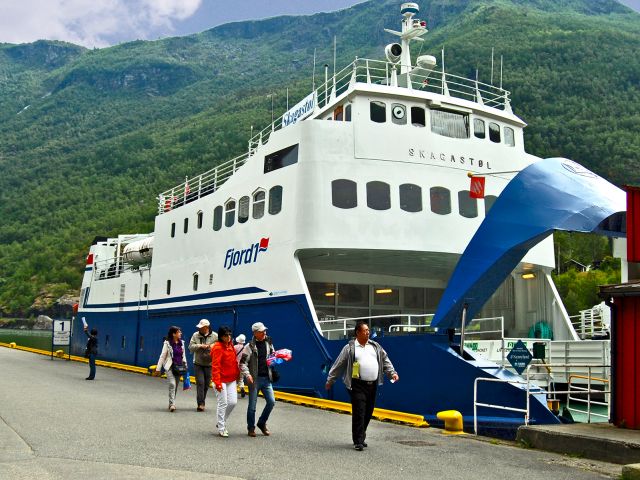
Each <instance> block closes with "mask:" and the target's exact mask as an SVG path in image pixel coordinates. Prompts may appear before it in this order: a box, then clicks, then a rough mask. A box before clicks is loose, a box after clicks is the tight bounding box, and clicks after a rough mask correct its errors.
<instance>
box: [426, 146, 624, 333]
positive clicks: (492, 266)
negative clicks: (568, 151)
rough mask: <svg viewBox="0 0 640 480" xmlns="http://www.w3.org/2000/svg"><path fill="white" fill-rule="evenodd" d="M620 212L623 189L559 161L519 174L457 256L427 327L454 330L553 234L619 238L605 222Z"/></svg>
mask: <svg viewBox="0 0 640 480" xmlns="http://www.w3.org/2000/svg"><path fill="white" fill-rule="evenodd" d="M625 211H626V196H625V193H624V191H622V190H621V189H619V188H618V187H616V186H615V185H613V184H611V183H609V182H608V181H606V180H605V179H603V178H602V177H599V176H598V175H596V174H595V173H593V172H591V171H589V170H587V169H586V168H584V167H582V166H581V165H580V164H578V163H576V162H573V161H571V160H567V159H564V158H547V159H545V160H541V161H539V162H536V163H534V164H532V165H529V166H528V167H526V168H525V169H524V170H522V171H520V172H519V173H518V174H517V175H516V176H515V177H514V178H513V180H511V181H510V182H509V183H508V184H507V186H506V187H505V189H504V190H503V191H502V193H501V194H500V196H499V197H498V198H497V199H496V201H495V203H494V204H493V206H492V207H491V209H490V210H489V213H488V214H487V216H486V217H485V219H484V221H483V222H482V224H480V227H479V228H478V231H477V232H476V233H475V235H474V236H473V238H472V239H471V241H470V242H469V245H467V248H466V249H465V251H464V253H463V254H462V256H461V257H460V260H459V261H458V264H457V265H456V268H455V270H454V272H453V274H452V276H451V278H450V280H449V283H448V285H447V289H446V290H445V292H444V294H443V296H442V299H441V300H440V303H439V304H438V309H437V310H436V313H435V316H434V318H433V321H432V322H431V325H432V326H433V327H438V328H440V329H445V328H454V327H458V326H460V321H461V315H462V309H463V306H464V305H465V304H466V305H467V317H466V318H467V323H469V322H470V321H471V320H472V319H473V318H474V315H475V314H477V313H478V311H479V310H480V309H481V308H482V306H483V305H484V304H485V303H486V301H487V300H488V299H489V298H490V297H491V295H493V293H494V292H495V291H496V289H497V288H498V287H499V286H500V285H501V284H502V282H503V281H504V280H505V279H506V278H507V277H508V276H509V274H511V272H512V271H513V269H514V268H515V267H516V266H517V265H518V263H519V262H520V261H521V260H522V258H523V257H524V256H525V254H526V253H527V252H528V251H529V250H530V249H531V248H532V247H534V246H535V245H536V244H538V243H539V242H541V241H542V240H544V239H545V238H546V237H547V236H548V235H550V234H551V233H552V232H553V231H554V230H567V231H573V232H594V233H602V234H605V235H614V234H615V235H616V236H624V233H620V232H619V231H612V230H611V228H610V226H609V222H607V221H606V220H608V219H609V218H610V217H611V216H612V215H614V214H616V213H621V212H625Z"/></svg>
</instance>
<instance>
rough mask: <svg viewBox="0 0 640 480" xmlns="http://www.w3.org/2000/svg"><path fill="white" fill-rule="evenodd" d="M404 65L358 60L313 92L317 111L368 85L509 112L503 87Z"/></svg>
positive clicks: (256, 139)
mask: <svg viewBox="0 0 640 480" xmlns="http://www.w3.org/2000/svg"><path fill="white" fill-rule="evenodd" d="M401 67H402V65H399V64H393V63H390V62H387V61H384V60H372V59H366V58H356V59H355V60H354V61H353V62H352V63H350V64H349V65H347V66H346V67H344V68H343V69H342V70H340V71H338V72H336V73H335V74H333V75H332V76H331V77H330V78H327V79H326V80H325V82H323V83H322V84H320V86H318V87H317V88H316V89H315V90H313V91H312V93H313V94H314V99H315V109H316V110H317V109H321V108H323V107H325V106H326V105H328V104H330V103H332V102H334V101H335V100H336V99H337V98H338V97H340V95H342V94H343V93H345V92H346V91H347V90H348V89H349V87H351V86H354V85H355V84H357V83H362V84H368V85H386V86H390V87H400V88H407V89H409V90H416V91H424V92H432V93H437V94H440V95H444V96H445V97H454V98H461V99H464V100H468V101H471V102H474V103H479V104H481V105H486V106H489V107H493V108H497V109H500V110H510V109H511V105H510V100H509V97H510V95H511V93H510V92H509V91H508V90H505V89H503V88H501V87H496V86H494V85H490V84H487V83H483V82H480V81H478V80H477V79H470V78H466V77H461V76H459V75H453V74H451V73H447V72H446V71H444V70H443V69H442V68H433V69H425V68H421V67H418V66H416V65H412V66H411V68H410V70H411V71H410V73H405V74H399V73H398V71H399V70H401ZM285 114H286V112H285V113H284V114H282V115H280V116H279V117H277V118H276V119H275V120H273V121H272V122H271V124H270V125H268V126H267V127H265V128H264V129H262V130H260V131H259V132H257V133H256V134H255V135H253V136H252V137H251V139H250V140H249V154H252V153H253V152H255V150H256V149H257V148H258V147H259V146H261V145H264V144H266V143H267V142H268V141H269V137H270V136H271V134H272V133H273V132H275V131H277V130H280V129H281V128H284V124H283V118H284V115H285Z"/></svg>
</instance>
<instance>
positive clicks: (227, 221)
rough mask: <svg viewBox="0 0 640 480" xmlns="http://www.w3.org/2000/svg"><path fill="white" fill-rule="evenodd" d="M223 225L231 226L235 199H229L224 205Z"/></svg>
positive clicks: (234, 210) (234, 213)
mask: <svg viewBox="0 0 640 480" xmlns="http://www.w3.org/2000/svg"><path fill="white" fill-rule="evenodd" d="M224 211H225V214H224V226H225V227H232V226H233V222H234V221H235V216H236V201H235V200H229V201H228V202H227V203H226V205H225V206H224Z"/></svg>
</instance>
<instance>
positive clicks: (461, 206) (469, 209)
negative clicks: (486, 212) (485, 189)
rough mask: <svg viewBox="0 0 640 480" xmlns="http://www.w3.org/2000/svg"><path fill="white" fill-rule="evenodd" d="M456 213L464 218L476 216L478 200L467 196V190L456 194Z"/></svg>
mask: <svg viewBox="0 0 640 480" xmlns="http://www.w3.org/2000/svg"><path fill="white" fill-rule="evenodd" d="M458 211H459V212H460V215H462V216H463V217H465V218H475V217H477V216H478V200H477V199H476V198H471V197H470V196H469V190H462V191H460V192H458Z"/></svg>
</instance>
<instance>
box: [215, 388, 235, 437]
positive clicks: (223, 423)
mask: <svg viewBox="0 0 640 480" xmlns="http://www.w3.org/2000/svg"><path fill="white" fill-rule="evenodd" d="M216 395H217V396H218V431H219V432H220V433H222V432H224V431H225V430H226V428H227V419H228V418H229V415H231V412H232V411H233V409H234V407H235V406H236V403H238V392H237V391H236V382H235V381H233V382H229V383H223V384H222V390H220V391H219V392H218V391H217V390H216Z"/></svg>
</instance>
